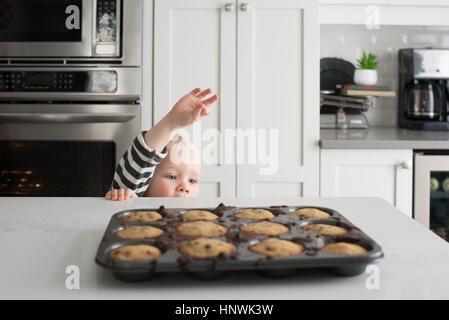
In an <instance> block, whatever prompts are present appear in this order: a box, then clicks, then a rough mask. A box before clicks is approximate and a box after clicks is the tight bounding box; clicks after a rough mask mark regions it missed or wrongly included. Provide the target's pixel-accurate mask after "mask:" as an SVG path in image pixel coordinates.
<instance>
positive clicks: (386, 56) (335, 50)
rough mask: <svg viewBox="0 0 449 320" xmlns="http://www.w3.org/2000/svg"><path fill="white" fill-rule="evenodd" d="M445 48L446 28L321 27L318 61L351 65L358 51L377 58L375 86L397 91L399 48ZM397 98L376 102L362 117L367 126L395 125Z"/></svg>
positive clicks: (448, 41) (448, 29)
mask: <svg viewBox="0 0 449 320" xmlns="http://www.w3.org/2000/svg"><path fill="white" fill-rule="evenodd" d="M424 47H433V48H449V27H422V26H380V28H379V29H378V30H369V29H367V28H366V27H365V26H362V25H321V54H320V57H321V58H323V57H336V58H341V59H345V60H348V61H350V62H352V63H353V64H354V65H356V63H357V59H358V58H359V57H360V56H361V54H362V51H363V50H365V51H366V52H372V53H373V54H375V55H376V56H377V57H378V61H379V65H378V69H377V72H378V84H379V85H387V86H390V87H391V88H392V89H393V90H395V91H396V92H397V90H398V50H399V49H402V48H424ZM397 103H398V101H397V98H378V99H377V100H376V106H375V108H374V109H373V110H370V111H368V112H367V113H366V116H367V118H368V121H369V123H370V125H371V126H396V125H397Z"/></svg>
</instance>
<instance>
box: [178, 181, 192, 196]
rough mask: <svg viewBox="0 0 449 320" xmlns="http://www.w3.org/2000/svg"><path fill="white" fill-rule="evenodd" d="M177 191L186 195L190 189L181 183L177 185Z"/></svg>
mask: <svg viewBox="0 0 449 320" xmlns="http://www.w3.org/2000/svg"><path fill="white" fill-rule="evenodd" d="M177 191H178V192H184V193H186V194H188V193H189V192H190V189H189V187H188V185H187V184H186V183H181V184H180V185H178V190H177Z"/></svg>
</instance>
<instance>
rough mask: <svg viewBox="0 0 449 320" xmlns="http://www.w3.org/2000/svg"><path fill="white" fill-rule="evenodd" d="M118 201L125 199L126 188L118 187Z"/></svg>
mask: <svg viewBox="0 0 449 320" xmlns="http://www.w3.org/2000/svg"><path fill="white" fill-rule="evenodd" d="M117 200H118V201H122V200H125V189H118V198H117Z"/></svg>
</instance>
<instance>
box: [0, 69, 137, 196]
mask: <svg viewBox="0 0 449 320" xmlns="http://www.w3.org/2000/svg"><path fill="white" fill-rule="evenodd" d="M140 78H141V70H140V68H100V67H97V68H87V67H86V68H28V69H22V68H5V69H0V196H103V195H104V194H105V192H106V190H107V189H108V188H109V186H110V184H111V181H112V176H113V173H114V171H115V167H116V165H117V162H118V160H119V159H120V158H121V156H122V155H123V153H124V152H125V151H126V149H127V147H128V146H129V145H130V144H131V143H132V140H133V138H134V137H135V136H136V135H137V134H138V132H139V131H140V112H141V110H140V109H141V107H140V92H141V85H140Z"/></svg>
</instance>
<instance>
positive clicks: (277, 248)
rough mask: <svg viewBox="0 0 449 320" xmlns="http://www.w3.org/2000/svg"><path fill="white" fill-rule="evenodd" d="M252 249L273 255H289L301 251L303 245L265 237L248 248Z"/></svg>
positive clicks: (259, 252)
mask: <svg viewBox="0 0 449 320" xmlns="http://www.w3.org/2000/svg"><path fill="white" fill-rule="evenodd" d="M248 249H249V250H250V251H252V252H255V253H258V254H263V255H266V256H272V257H287V256H293V255H295V254H298V253H301V252H302V250H303V247H302V245H300V244H298V243H294V242H291V241H287V240H281V239H277V238H269V239H265V240H263V241H261V242H259V243H256V244H254V245H252V246H250V247H249V248H248Z"/></svg>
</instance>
